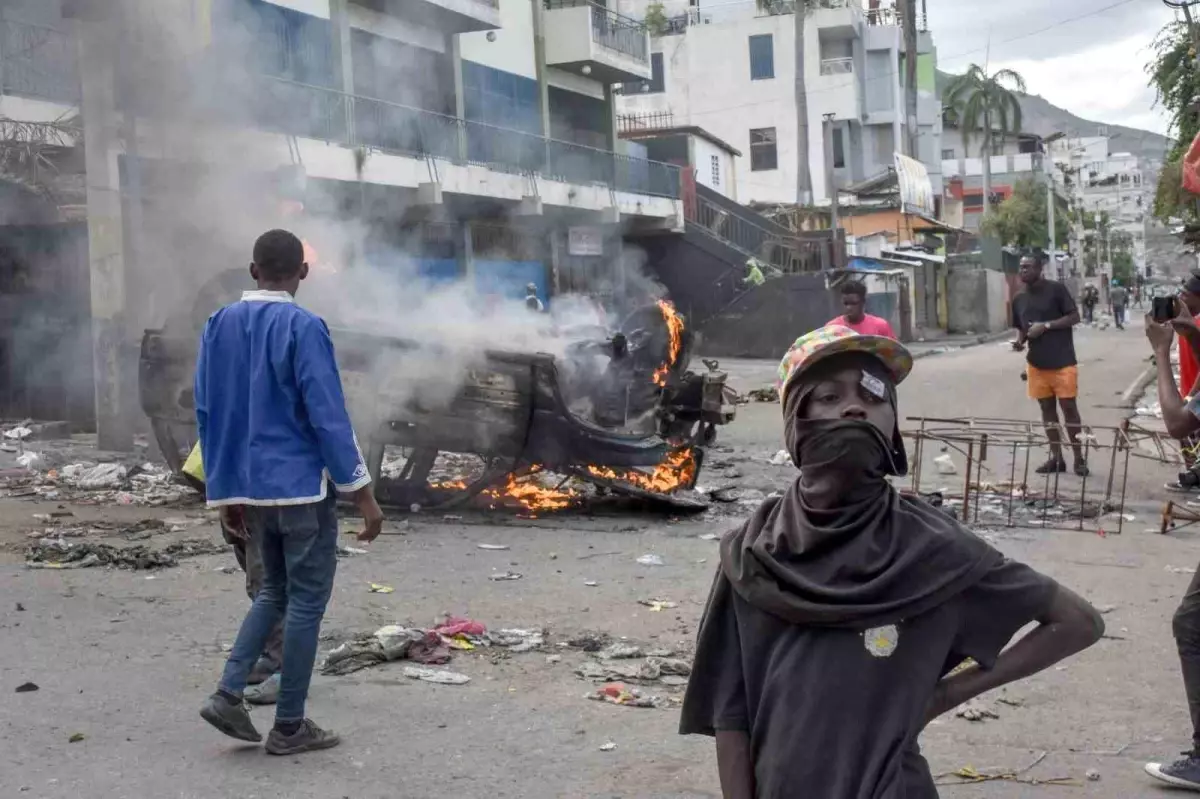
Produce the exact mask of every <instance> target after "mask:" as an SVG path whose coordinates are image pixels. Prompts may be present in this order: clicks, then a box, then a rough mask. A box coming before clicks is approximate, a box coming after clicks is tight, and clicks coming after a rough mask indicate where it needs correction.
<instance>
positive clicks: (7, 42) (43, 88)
mask: <svg viewBox="0 0 1200 799" xmlns="http://www.w3.org/2000/svg"><path fill="white" fill-rule="evenodd" d="M0 91H3V93H5V94H19V95H25V96H27V97H36V98H40V99H44V100H55V101H59V102H64V103H71V104H76V103H78V102H79V71H78V70H77V69H76V67H75V45H74V42H73V41H72V39H71V37H70V35H69V34H67V33H64V32H63V31H60V30H56V29H54V28H47V27H44V26H42V25H29V24H26V23H23V22H12V21H8V20H4V21H0Z"/></svg>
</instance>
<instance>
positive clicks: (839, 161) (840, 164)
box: [833, 128, 846, 169]
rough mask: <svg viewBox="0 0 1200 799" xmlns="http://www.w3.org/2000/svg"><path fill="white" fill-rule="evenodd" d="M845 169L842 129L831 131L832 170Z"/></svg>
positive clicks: (844, 145) (844, 144)
mask: <svg viewBox="0 0 1200 799" xmlns="http://www.w3.org/2000/svg"><path fill="white" fill-rule="evenodd" d="M845 167H846V143H845V141H844V140H843V139H842V129H841V128H834V129H833V168H834V169H845Z"/></svg>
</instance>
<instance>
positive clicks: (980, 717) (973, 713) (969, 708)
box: [954, 703, 1000, 721]
mask: <svg viewBox="0 0 1200 799" xmlns="http://www.w3.org/2000/svg"><path fill="white" fill-rule="evenodd" d="M954 715H956V716H958V717H959V718H960V719H966V720H967V721H987V720H988V719H998V718H1000V714H998V713H997V712H996V711H994V710H992V709H990V708H988V707H985V706H984V705H981V704H978V703H968V704H967V705H964V706H963V707H961V708H959V709H958V711H957V712H956V713H955V714H954Z"/></svg>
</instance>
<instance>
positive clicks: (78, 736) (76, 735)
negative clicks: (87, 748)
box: [67, 732, 87, 744]
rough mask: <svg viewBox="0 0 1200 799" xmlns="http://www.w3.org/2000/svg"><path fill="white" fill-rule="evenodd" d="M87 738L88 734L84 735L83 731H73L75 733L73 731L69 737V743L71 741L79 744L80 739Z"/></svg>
mask: <svg viewBox="0 0 1200 799" xmlns="http://www.w3.org/2000/svg"><path fill="white" fill-rule="evenodd" d="M86 739H87V736H86V735H84V734H83V733H81V732H73V733H71V737H70V738H68V739H67V743H69V744H77V743H79V742H80V741H83V740H86Z"/></svg>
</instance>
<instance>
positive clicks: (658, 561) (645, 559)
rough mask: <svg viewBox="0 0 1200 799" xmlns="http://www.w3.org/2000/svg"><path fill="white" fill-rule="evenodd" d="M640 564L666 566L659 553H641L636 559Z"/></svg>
mask: <svg viewBox="0 0 1200 799" xmlns="http://www.w3.org/2000/svg"><path fill="white" fill-rule="evenodd" d="M637 562H638V563H639V564H641V565H642V566H666V565H667V564H666V561H664V560H663V559H662V557H661V556H659V555H642V556H641V557H639V558H638V559H637Z"/></svg>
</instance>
